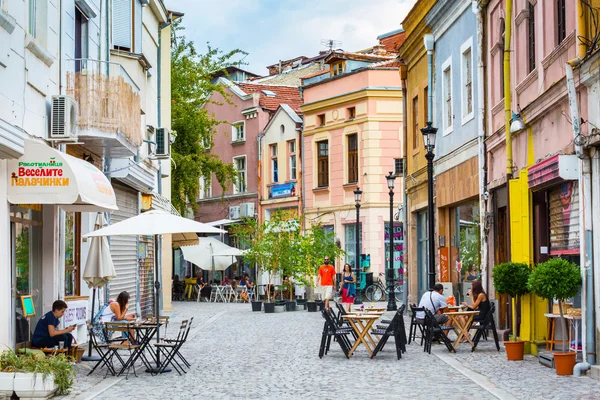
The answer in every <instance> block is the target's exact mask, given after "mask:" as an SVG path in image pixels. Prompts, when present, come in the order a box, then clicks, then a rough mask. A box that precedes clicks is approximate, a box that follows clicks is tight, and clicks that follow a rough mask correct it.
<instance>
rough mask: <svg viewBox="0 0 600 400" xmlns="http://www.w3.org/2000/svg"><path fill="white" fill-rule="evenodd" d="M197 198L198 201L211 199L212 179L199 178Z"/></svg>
mask: <svg viewBox="0 0 600 400" xmlns="http://www.w3.org/2000/svg"><path fill="white" fill-rule="evenodd" d="M198 197H199V198H200V200H202V199H209V198H211V197H212V179H211V178H210V177H209V178H205V177H203V176H201V177H200V190H199V191H198Z"/></svg>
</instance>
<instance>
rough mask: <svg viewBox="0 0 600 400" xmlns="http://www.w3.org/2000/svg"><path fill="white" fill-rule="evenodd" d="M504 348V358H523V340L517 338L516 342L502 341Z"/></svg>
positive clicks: (510, 359)
mask: <svg viewBox="0 0 600 400" xmlns="http://www.w3.org/2000/svg"><path fill="white" fill-rule="evenodd" d="M504 347H505V348H506V358H507V359H508V361H520V360H522V359H523V353H524V349H525V342H524V341H522V340H517V341H516V342H504Z"/></svg>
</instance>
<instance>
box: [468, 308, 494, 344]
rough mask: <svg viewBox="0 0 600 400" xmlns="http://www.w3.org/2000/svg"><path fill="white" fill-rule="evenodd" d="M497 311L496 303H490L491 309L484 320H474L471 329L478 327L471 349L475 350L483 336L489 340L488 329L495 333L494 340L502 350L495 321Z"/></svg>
mask: <svg viewBox="0 0 600 400" xmlns="http://www.w3.org/2000/svg"><path fill="white" fill-rule="evenodd" d="M495 312H496V305H495V304H494V303H491V304H490V309H489V311H488V313H487V314H486V316H485V317H484V319H483V320H482V321H474V322H473V323H472V324H471V326H470V328H469V329H476V330H477V332H475V336H474V337H473V347H472V348H471V351H475V348H477V344H478V343H479V341H480V340H481V337H482V336H483V337H484V338H485V339H486V340H487V331H488V330H491V331H492V334H493V335H494V342H496V350H498V351H500V342H499V340H498V332H497V331H496V322H495V321H494V313H495Z"/></svg>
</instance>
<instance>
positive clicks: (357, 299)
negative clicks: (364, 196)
mask: <svg viewBox="0 0 600 400" xmlns="http://www.w3.org/2000/svg"><path fill="white" fill-rule="evenodd" d="M359 229H360V203H359V202H358V201H357V202H356V257H355V258H354V266H355V268H356V296H355V297H354V304H362V302H363V301H362V296H361V295H360V231H359Z"/></svg>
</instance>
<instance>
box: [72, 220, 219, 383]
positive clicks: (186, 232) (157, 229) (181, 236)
mask: <svg viewBox="0 0 600 400" xmlns="http://www.w3.org/2000/svg"><path fill="white" fill-rule="evenodd" d="M197 233H225V231H223V230H221V229H218V228H214V227H212V226H209V225H206V224H203V223H201V222H197V221H193V220H191V219H187V218H183V217H180V216H177V215H173V214H171V213H169V212H166V211H162V210H151V211H146V212H144V213H142V214H140V215H136V216H135V217H131V218H128V219H126V220H124V221H121V222H117V223H116V224H114V225H109V226H107V227H106V228H102V229H99V230H97V231H94V232H90V233H88V234H86V235H83V237H96V236H140V235H173V244H180V245H181V244H185V243H187V244H191V243H198V235H196V234H197ZM158 254H159V252H158V251H156V252H155V256H158ZM154 268H155V270H154V276H155V283H154V307H155V313H156V318H157V320H158V317H159V314H160V310H159V301H158V298H159V292H160V280H159V276H158V262H156V261H155V263H154ZM156 341H157V342H160V329H157V332H156ZM156 354H157V358H156V364H157V365H156V369H153V370H152V371H160V355H159V352H158V349H157V352H156ZM152 371H151V372H152Z"/></svg>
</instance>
